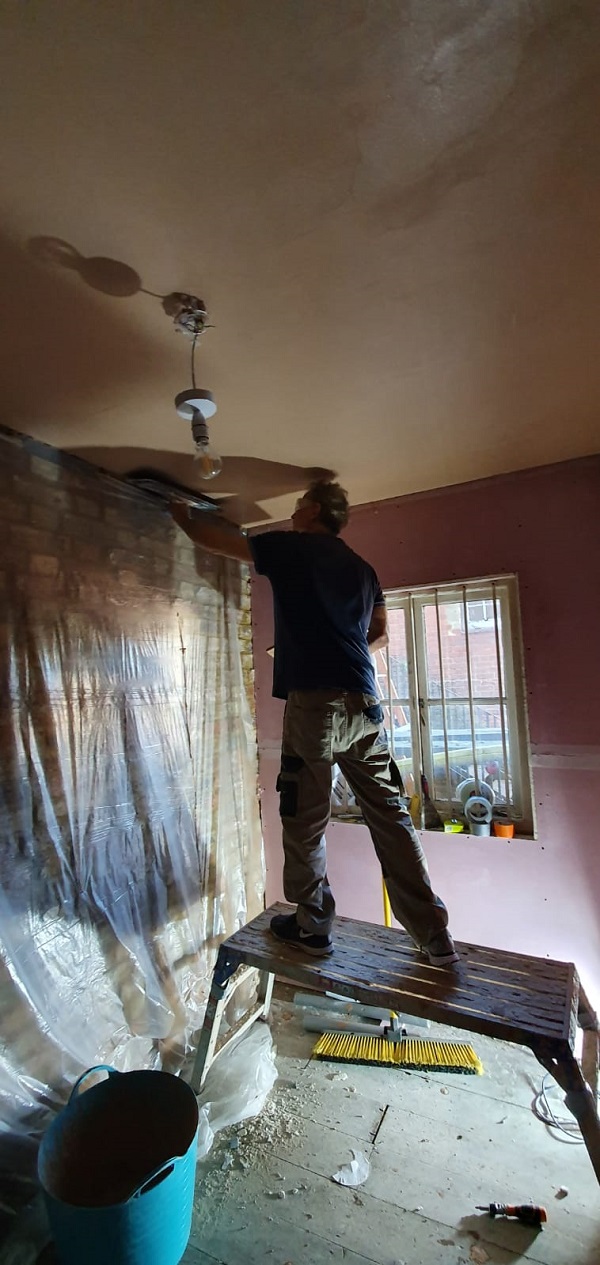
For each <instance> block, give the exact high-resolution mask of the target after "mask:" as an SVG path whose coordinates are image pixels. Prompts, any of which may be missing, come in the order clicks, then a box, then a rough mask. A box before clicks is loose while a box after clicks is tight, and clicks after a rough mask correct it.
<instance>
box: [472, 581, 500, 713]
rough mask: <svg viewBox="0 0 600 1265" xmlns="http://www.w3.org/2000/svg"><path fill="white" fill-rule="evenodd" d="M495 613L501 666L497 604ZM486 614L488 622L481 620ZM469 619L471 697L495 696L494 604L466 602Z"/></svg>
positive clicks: (496, 658) (498, 607) (497, 686)
mask: <svg viewBox="0 0 600 1265" xmlns="http://www.w3.org/2000/svg"><path fill="white" fill-rule="evenodd" d="M496 606H497V611H498V636H499V640H500V663H501V665H502V675H503V676H504V665H503V664H502V615H501V611H500V603H499V602H497V603H496ZM482 610H486V611H487V614H488V618H487V619H484V618H483V617H482ZM467 612H468V616H469V654H470V658H471V688H472V690H473V694H474V695H478V694H479V695H489V694H495V695H498V694H499V692H500V688H499V685H498V656H497V653H496V632H495V628H494V603H493V602H467Z"/></svg>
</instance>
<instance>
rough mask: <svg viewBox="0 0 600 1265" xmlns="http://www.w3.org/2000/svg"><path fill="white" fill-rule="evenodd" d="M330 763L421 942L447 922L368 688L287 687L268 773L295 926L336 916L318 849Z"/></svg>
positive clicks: (313, 926)
mask: <svg viewBox="0 0 600 1265" xmlns="http://www.w3.org/2000/svg"><path fill="white" fill-rule="evenodd" d="M334 764H338V765H339V767H340V769H341V771H342V773H343V775H344V777H345V778H346V781H347V782H348V784H349V786H350V787H351V788H352V791H353V793H354V795H355V796H356V799H357V802H358V804H359V805H360V808H361V810H362V813H363V816H364V819H365V822H366V824H367V826H368V828H369V831H370V833H371V838H372V840H373V843H374V846H375V851H376V853H377V856H378V858H379V861H380V864H381V869H382V872H383V876H384V878H385V881H386V885H387V889H388V893H389V897H390V904H391V906H392V909H393V911H394V914H395V916H396V918H397V919H398V922H399V923H401V925H402V926H403V927H405V928H406V930H407V931H408V933H409V935H410V936H411V937H412V939H413V940H414V942H415V944H417V945H426V944H429V942H430V941H431V940H432V939H433V937H434V936H436V935H437V934H438V933H439V932H440V931H443V930H444V928H445V927H446V926H447V923H448V914H447V910H446V906H445V905H444V903H443V901H442V900H440V897H439V896H436V895H435V893H434V892H433V890H432V887H431V883H430V881H429V875H428V872H427V862H426V860H425V856H424V853H423V849H422V847H421V844H420V842H419V838H418V835H417V832H416V830H415V828H414V826H413V824H412V821H411V818H410V816H409V814H408V812H407V810H406V807H405V804H404V802H403V798H402V795H403V788H402V779H401V776H400V772H399V770H398V767H397V765H396V764H395V763H394V761H393V760H392V758H391V756H390V752H389V748H388V744H387V739H386V735H385V731H384V729H383V709H382V707H381V704H380V703H379V702H378V700H377V699H376V698H373V697H372V696H371V695H368V694H354V693H345V692H343V691H341V690H297V691H293V692H291V693H290V694H289V696H288V700H287V704H286V709H285V716H284V722H283V741H282V751H281V771H280V774H279V777H278V779H277V789H278V791H279V795H280V814H281V821H282V827H283V849H284V854H285V862H284V872H283V880H284V891H285V896H286V899H287V900H289V901H291V902H293V903H294V904H297V906H298V912H297V919H298V922H299V924H300V926H301V927H302V928H303V929H304V930H305V931H310V932H312V933H313V934H316V935H326V934H327V933H328V932H329V931H330V930H331V926H332V923H333V919H334V915H335V902H334V899H333V893H332V891H331V888H330V886H329V882H328V879H327V858H326V847H325V829H326V827H327V823H328V821H329V816H330V812H331V776H332V766H333V765H334Z"/></svg>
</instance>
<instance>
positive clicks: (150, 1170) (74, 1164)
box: [38, 1065, 198, 1265]
mask: <svg viewBox="0 0 600 1265" xmlns="http://www.w3.org/2000/svg"><path fill="white" fill-rule="evenodd" d="M101 1070H102V1071H107V1072H108V1074H109V1075H108V1079H107V1080H104V1081H102V1082H101V1083H100V1084H96V1085H94V1086H92V1088H91V1089H88V1090H86V1092H85V1093H82V1094H78V1092H77V1091H78V1090H79V1087H80V1086H81V1083H82V1081H84V1080H85V1078H86V1077H87V1076H90V1075H91V1074H92V1072H97V1071H101ZM197 1142H198V1104H197V1102H196V1096H195V1094H194V1093H193V1091H192V1090H191V1089H190V1087H189V1085H186V1084H185V1081H181V1080H179V1079H178V1077H176V1076H170V1075H169V1074H168V1073H167V1072H123V1073H121V1072H117V1071H115V1069H114V1068H112V1067H105V1066H104V1065H102V1066H101V1067H93V1068H90V1070H89V1071H88V1072H84V1075H83V1076H81V1077H80V1078H79V1080H78V1081H77V1083H76V1085H75V1086H74V1088H73V1092H72V1094H71V1097H70V1099H69V1102H68V1104H67V1106H66V1107H65V1108H64V1110H63V1111H62V1112H61V1113H60V1115H59V1116H57V1118H56V1120H54V1121H53V1123H52V1124H51V1126H50V1128H49V1129H48V1132H47V1133H46V1135H45V1137H44V1139H43V1141H42V1145H41V1147H40V1152H39V1157H38V1176H39V1179H40V1182H41V1185H42V1188H43V1191H44V1195H45V1199H46V1206H47V1209H48V1217H49V1220H50V1227H51V1230H52V1234H53V1236H54V1240H55V1243H56V1247H57V1251H58V1256H59V1259H60V1261H61V1262H62V1265H82V1262H84V1261H85V1263H86V1265H178V1262H179V1261H180V1260H181V1257H182V1256H183V1254H184V1252H185V1249H186V1247H187V1243H188V1239H189V1236H190V1228H191V1223H192V1208H193V1198H194V1181H195V1177H196V1150H197Z"/></svg>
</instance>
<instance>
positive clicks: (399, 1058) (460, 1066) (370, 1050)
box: [313, 1032, 483, 1076]
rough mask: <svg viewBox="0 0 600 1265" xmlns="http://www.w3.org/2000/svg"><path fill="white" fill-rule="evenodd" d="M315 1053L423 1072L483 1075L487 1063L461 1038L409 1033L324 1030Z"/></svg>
mask: <svg viewBox="0 0 600 1265" xmlns="http://www.w3.org/2000/svg"><path fill="white" fill-rule="evenodd" d="M313 1056H314V1058H317V1059H324V1060H327V1061H329V1062H332V1063H376V1064H377V1065H378V1066H380V1067H399V1068H401V1069H402V1068H406V1069H413V1070H416V1071H420V1072H462V1073H466V1074H467V1075H476V1076H481V1075H482V1074H483V1064H482V1062H481V1060H480V1059H479V1057H478V1055H477V1054H476V1053H475V1050H474V1049H473V1047H472V1046H471V1045H466V1044H463V1043H462V1042H460V1041H421V1040H415V1039H413V1038H412V1037H405V1038H403V1040H402V1041H388V1040H386V1038H385V1037H368V1036H358V1035H357V1034H356V1033H352V1032H324V1033H323V1036H322V1037H320V1038H319V1040H318V1041H317V1043H316V1045H315V1047H314V1049H313Z"/></svg>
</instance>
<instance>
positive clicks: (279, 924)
mask: <svg viewBox="0 0 600 1265" xmlns="http://www.w3.org/2000/svg"><path fill="white" fill-rule="evenodd" d="M271 935H273V936H276V937H277V939H278V940H282V941H283V943H284V944H289V945H290V947H291V948H292V949H302V951H303V953H310V955H311V957H313V958H324V957H327V954H328V953H333V940H332V939H331V936H316V935H313V933H312V932H311V931H303V930H302V927H300V926H299V925H298V922H297V920H296V915H295V914H276V915H275V917H274V918H271Z"/></svg>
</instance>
